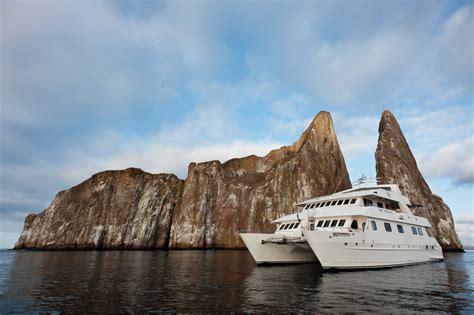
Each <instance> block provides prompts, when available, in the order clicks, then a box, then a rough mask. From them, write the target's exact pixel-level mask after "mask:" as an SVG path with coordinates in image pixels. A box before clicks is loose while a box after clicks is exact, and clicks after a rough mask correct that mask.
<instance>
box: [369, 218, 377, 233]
mask: <svg viewBox="0 0 474 315" xmlns="http://www.w3.org/2000/svg"><path fill="white" fill-rule="evenodd" d="M370 225H371V226H372V230H374V231H377V223H375V221H373V220H372V221H370Z"/></svg>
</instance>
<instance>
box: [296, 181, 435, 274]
mask: <svg viewBox="0 0 474 315" xmlns="http://www.w3.org/2000/svg"><path fill="white" fill-rule="evenodd" d="M299 205H301V206H304V209H305V210H306V211H308V219H307V222H308V224H307V226H306V227H305V228H304V229H303V234H304V236H305V238H306V240H307V241H308V243H309V245H310V246H311V249H312V250H313V252H314V253H315V255H316V256H317V257H318V260H319V261H320V263H321V265H322V266H323V268H324V269H333V268H334V269H359V268H380V267H392V266H401V265H409V264H416V263H422V262H428V261H435V260H442V259H443V254H442V250H441V246H440V245H439V244H438V242H437V241H436V239H435V238H434V237H433V236H432V233H431V226H430V223H429V222H428V220H427V219H426V218H423V217H418V216H415V215H414V214H413V213H412V212H411V210H410V207H414V206H413V205H410V202H409V200H408V198H406V197H405V196H403V195H402V194H401V192H400V189H399V188H398V186H397V185H377V184H376V183H370V182H367V181H363V182H360V183H359V185H356V186H355V187H354V188H352V189H348V190H345V191H341V192H338V193H336V194H333V195H329V196H324V197H320V198H315V199H311V200H307V201H305V202H303V203H300V204H299ZM415 206H416V205H415Z"/></svg>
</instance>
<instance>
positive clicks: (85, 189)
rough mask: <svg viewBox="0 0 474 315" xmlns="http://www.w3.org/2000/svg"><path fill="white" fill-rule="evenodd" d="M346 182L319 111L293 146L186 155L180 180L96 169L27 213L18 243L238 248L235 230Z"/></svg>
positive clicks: (255, 225)
mask: <svg viewBox="0 0 474 315" xmlns="http://www.w3.org/2000/svg"><path fill="white" fill-rule="evenodd" d="M347 188H350V181H349V176H348V173H347V170H346V165H345V162H344V157H343V155H342V153H341V151H340V148H339V145H338V142H337V138H336V134H335V132H334V128H333V125H332V119H331V116H330V114H329V113H327V112H321V113H319V114H318V115H317V116H316V117H315V118H314V119H313V121H312V122H311V125H310V126H309V127H308V129H307V130H306V131H305V132H304V133H303V134H302V135H301V137H300V139H299V140H298V141H296V142H295V143H294V144H292V145H291V146H287V147H282V148H280V149H277V150H273V151H271V152H270V153H268V154H267V155H266V156H264V157H257V156H248V157H245V158H241V159H233V160H230V161H227V162H225V163H220V162H219V161H211V162H206V163H199V164H195V163H191V164H190V166H189V170H188V177H187V179H186V180H185V181H182V180H180V179H178V178H177V177H176V176H174V175H169V174H158V175H153V174H148V173H145V172H143V171H141V170H138V169H127V170H123V171H107V172H102V173H98V174H96V175H93V176H92V177H91V178H90V179H88V180H86V181H85V182H83V183H81V184H79V185H78V186H75V187H73V188H71V189H68V190H66V191H63V192H60V193H58V195H57V196H56V198H55V199H54V201H53V202H52V203H51V205H50V206H49V208H48V209H46V210H45V211H43V212H42V213H40V214H38V215H35V214H30V215H29V216H28V217H27V218H26V220H25V226H24V229H23V232H22V234H21V236H20V238H19V240H18V241H17V243H16V245H15V248H36V249H119V248H133V249H152V248H156V249H159V248H167V247H168V246H169V247H170V248H179V249H188V248H196V249H203V248H243V243H242V242H241V240H240V238H239V236H238V233H239V230H240V231H244V230H252V231H261V232H264V231H272V230H273V229H274V226H273V225H271V224H270V222H271V221H272V220H273V219H276V218H277V217H278V216H280V215H282V214H285V213H292V212H294V211H296V207H295V203H296V202H298V201H302V200H304V199H306V198H310V197H316V196H319V195H325V194H329V193H333V192H334V191H336V190H337V191H338V190H343V189H347Z"/></svg>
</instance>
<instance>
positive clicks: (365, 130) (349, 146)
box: [332, 112, 380, 158]
mask: <svg viewBox="0 0 474 315" xmlns="http://www.w3.org/2000/svg"><path fill="white" fill-rule="evenodd" d="M332 117H333V119H334V125H335V129H336V132H337V138H338V140H339V145H340V146H341V150H342V152H343V153H344V155H345V156H346V157H351V158H355V157H357V156H358V155H361V154H369V155H371V156H373V154H374V152H375V148H376V147H377V139H378V133H377V130H378V124H379V120H380V117H377V116H369V115H367V116H348V115H345V114H342V113H339V112H336V113H333V114H332Z"/></svg>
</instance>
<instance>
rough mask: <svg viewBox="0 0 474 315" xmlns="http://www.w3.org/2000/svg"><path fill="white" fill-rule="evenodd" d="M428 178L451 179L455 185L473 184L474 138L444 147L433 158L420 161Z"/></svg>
mask: <svg viewBox="0 0 474 315" xmlns="http://www.w3.org/2000/svg"><path fill="white" fill-rule="evenodd" d="M420 165H421V167H422V172H423V174H425V175H428V176H441V177H447V178H451V179H452V180H453V183H454V184H456V185H462V184H471V185H472V184H474V138H473V137H470V138H467V139H464V140H462V141H460V142H455V143H451V144H448V145H446V146H445V147H443V148H441V149H440V150H439V151H438V152H436V153H435V154H434V155H433V156H428V155H425V156H424V159H423V160H421V161H420Z"/></svg>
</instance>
